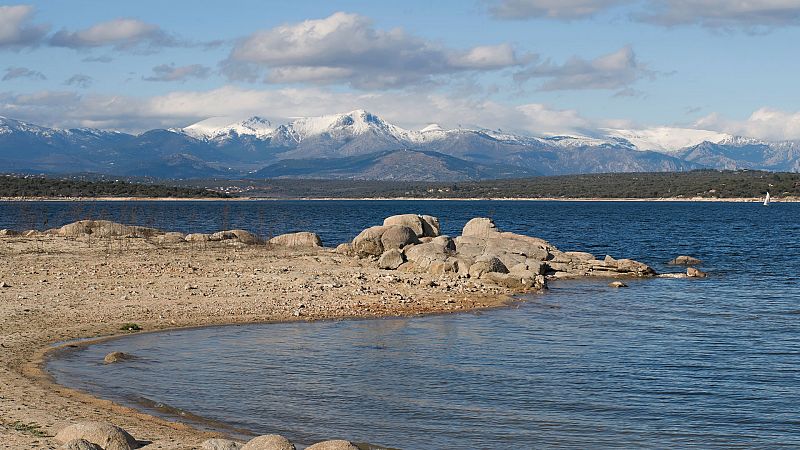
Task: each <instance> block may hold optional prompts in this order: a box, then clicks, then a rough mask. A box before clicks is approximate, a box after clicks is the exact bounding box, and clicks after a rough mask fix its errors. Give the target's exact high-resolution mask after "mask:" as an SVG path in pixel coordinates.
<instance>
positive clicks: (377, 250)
mask: <svg viewBox="0 0 800 450" xmlns="http://www.w3.org/2000/svg"><path fill="white" fill-rule="evenodd" d="M387 229H389V227H387V226H375V227H369V228H367V229H365V230H364V231H362V232H361V233H359V234H358V236H356V237H355V238H353V242H352V243H351V246H352V251H353V252H354V253H355V254H356V255H358V256H360V257H365V256H380V255H382V254H383V243H381V237H382V236H383V232H384V231H386V230H387Z"/></svg>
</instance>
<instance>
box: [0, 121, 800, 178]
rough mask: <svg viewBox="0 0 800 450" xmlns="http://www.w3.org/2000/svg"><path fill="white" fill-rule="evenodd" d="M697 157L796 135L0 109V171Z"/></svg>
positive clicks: (418, 172) (742, 159) (462, 169)
mask: <svg viewBox="0 0 800 450" xmlns="http://www.w3.org/2000/svg"><path fill="white" fill-rule="evenodd" d="M701 168H710V169H760V170H770V171H788V172H798V171H800V141H781V142H767V141H762V140H758V139H751V138H746V137H741V136H732V135H727V134H723V133H716V132H712V131H704V130H694V129H681V128H663V127H662V128H652V129H645V130H617V129H601V130H598V131H597V132H596V133H594V135H593V136H539V137H536V136H527V135H523V134H514V133H507V132H503V131H499V130H487V129H478V128H476V129H465V128H457V129H444V128H442V127H440V126H438V125H435V124H432V125H429V126H427V127H425V128H423V129H421V130H407V129H403V128H401V127H398V126H395V125H393V124H390V123H388V122H386V121H384V120H383V119H381V118H380V117H378V116H377V115H375V114H372V113H369V112H367V111H364V110H356V111H352V112H349V113H344V114H334V115H328V116H321V117H304V118H298V119H293V120H290V121H288V122H287V123H283V124H273V123H272V122H270V121H269V120H266V119H263V118H260V117H251V118H249V119H247V120H244V121H241V122H239V121H233V122H225V121H223V122H222V123H220V120H219V119H209V120H205V121H202V122H198V123H196V124H193V125H190V126H187V127H185V128H175V129H156V130H150V131H147V132H144V133H141V134H138V135H134V134H127V133H121V132H117V131H107V130H98V129H90V128H79V129H56V128H48V127H43V126H38V125H33V124H30V123H26V122H23V121H19V120H14V119H9V118H4V117H0V172H17V173H19V172H23V173H46V174H74V173H97V174H107V175H117V176H147V177H155V178H174V179H187V178H231V179H236V178H330V179H371V180H431V181H433V180H436V181H459V180H478V179H495V178H518V177H526V176H535V175H560V174H573V173H608V172H665V171H686V170H693V169H701Z"/></svg>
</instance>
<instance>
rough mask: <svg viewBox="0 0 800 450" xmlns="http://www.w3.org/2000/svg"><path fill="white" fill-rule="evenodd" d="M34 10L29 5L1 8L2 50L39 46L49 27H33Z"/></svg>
mask: <svg viewBox="0 0 800 450" xmlns="http://www.w3.org/2000/svg"><path fill="white" fill-rule="evenodd" d="M33 14H34V8H33V6H29V5H13V6H0V48H3V47H7V48H20V47H26V46H32V45H36V44H38V43H39V42H40V41H41V39H42V38H43V37H44V35H45V34H47V31H48V30H49V28H50V27H49V26H47V25H31V24H30V20H31V18H32V17H33Z"/></svg>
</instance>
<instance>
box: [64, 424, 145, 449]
mask: <svg viewBox="0 0 800 450" xmlns="http://www.w3.org/2000/svg"><path fill="white" fill-rule="evenodd" d="M76 439H85V440H87V441H89V442H91V443H93V444H97V445H99V446H100V447H102V448H103V449H104V450H131V449H136V448H139V443H138V442H137V441H136V439H134V438H133V436H131V435H130V434H128V432H127V431H125V430H123V429H122V428H120V427H118V426H116V425H112V424H110V423H107V422H79V423H76V424H74V425H70V426H68V427H66V428H64V429H62V430H61V431H59V432H58V434H56V440H57V441H59V442H62V443H66V442H70V441H73V440H76Z"/></svg>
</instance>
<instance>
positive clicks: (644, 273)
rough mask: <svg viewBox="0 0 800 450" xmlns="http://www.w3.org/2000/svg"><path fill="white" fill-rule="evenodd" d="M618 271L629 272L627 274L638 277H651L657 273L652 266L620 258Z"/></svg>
mask: <svg viewBox="0 0 800 450" xmlns="http://www.w3.org/2000/svg"><path fill="white" fill-rule="evenodd" d="M617 271H618V272H627V274H629V275H635V276H637V277H649V276H653V275H655V274H656V271H655V270H653V268H652V267H650V266H648V265H647V264H644V263H640V262H639V261H634V260H632V259H618V260H617Z"/></svg>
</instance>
